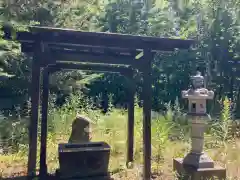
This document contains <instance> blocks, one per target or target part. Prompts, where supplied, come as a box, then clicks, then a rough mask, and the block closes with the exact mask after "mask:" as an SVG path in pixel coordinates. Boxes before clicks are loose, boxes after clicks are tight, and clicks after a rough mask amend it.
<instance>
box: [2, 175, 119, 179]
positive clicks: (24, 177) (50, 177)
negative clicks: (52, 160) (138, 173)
mask: <svg viewBox="0 0 240 180" xmlns="http://www.w3.org/2000/svg"><path fill="white" fill-rule="evenodd" d="M63 179H64V180H77V179H78V180H81V179H82V180H114V179H113V178H111V177H110V176H105V177H94V178H93V177H89V178H87V177H86V178H59V177H57V176H55V175H48V176H47V177H42V178H40V177H39V176H37V177H34V178H29V177H28V176H18V177H9V178H7V177H5V178H3V177H0V180H63Z"/></svg>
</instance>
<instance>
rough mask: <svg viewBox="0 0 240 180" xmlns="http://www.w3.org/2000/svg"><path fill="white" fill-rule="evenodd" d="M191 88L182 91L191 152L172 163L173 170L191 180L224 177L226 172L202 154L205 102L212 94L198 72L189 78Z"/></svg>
mask: <svg viewBox="0 0 240 180" xmlns="http://www.w3.org/2000/svg"><path fill="white" fill-rule="evenodd" d="M191 81H192V87H191V88H190V89H188V90H186V91H182V98H184V99H188V117H190V119H191V141H192V142H191V143H192V144H191V151H190V152H189V153H188V154H187V155H186V156H185V157H184V158H176V159H174V161H173V163H174V164H173V165H174V170H177V171H178V173H179V174H183V173H187V175H190V176H191V179H192V180H195V179H199V178H200V177H201V176H204V177H205V176H206V175H207V176H208V177H209V176H210V177H212V176H218V177H220V178H221V179H222V178H225V177H226V170H225V169H224V168H221V167H216V166H214V161H213V160H212V159H211V158H210V157H209V156H208V155H207V154H206V153H204V152H203V146H204V131H205V127H206V124H207V123H206V119H208V115H207V108H206V104H207V100H211V99H213V98H214V92H213V91H210V90H208V89H206V88H204V87H203V86H204V77H203V76H202V75H201V73H200V72H197V74H196V75H195V76H192V77H191Z"/></svg>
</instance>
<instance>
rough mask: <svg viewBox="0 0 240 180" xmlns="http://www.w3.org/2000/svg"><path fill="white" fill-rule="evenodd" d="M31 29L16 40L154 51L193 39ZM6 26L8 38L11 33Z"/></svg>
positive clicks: (181, 46) (182, 45)
mask: <svg viewBox="0 0 240 180" xmlns="http://www.w3.org/2000/svg"><path fill="white" fill-rule="evenodd" d="M28 28H29V31H18V32H17V33H16V40H17V41H19V42H20V43H27V44H29V43H34V42H35V41H41V42H44V43H47V44H57V45H73V46H84V45H85V46H95V47H107V48H124V49H132V50H133V49H134V50H136V49H148V50H152V51H173V50H174V49H176V48H177V49H188V48H190V46H191V45H192V44H193V43H194V41H193V40H182V39H169V38H158V37H150V36H136V35H126V34H115V33H101V32H83V31H77V30H72V29H62V28H52V27H37V26H28ZM6 29H7V28H5V34H6V36H8V38H10V39H11V38H12V37H11V33H10V31H9V28H8V30H6Z"/></svg>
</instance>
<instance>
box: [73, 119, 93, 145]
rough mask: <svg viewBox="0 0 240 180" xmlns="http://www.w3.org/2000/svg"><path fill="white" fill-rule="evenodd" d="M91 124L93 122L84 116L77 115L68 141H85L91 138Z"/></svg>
mask: <svg viewBox="0 0 240 180" xmlns="http://www.w3.org/2000/svg"><path fill="white" fill-rule="evenodd" d="M91 124H93V122H92V121H91V120H90V119H89V118H87V117H85V116H83V115H79V114H78V115H77V116H76V118H75V119H74V121H73V123H72V132H71V135H70V138H69V141H68V143H84V142H89V141H90V140H91V133H92V132H91Z"/></svg>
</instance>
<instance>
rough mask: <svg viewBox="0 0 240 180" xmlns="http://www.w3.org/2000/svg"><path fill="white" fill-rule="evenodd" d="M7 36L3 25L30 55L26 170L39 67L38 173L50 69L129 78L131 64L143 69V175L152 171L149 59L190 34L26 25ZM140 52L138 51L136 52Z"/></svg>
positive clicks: (33, 153) (33, 147)
mask: <svg viewBox="0 0 240 180" xmlns="http://www.w3.org/2000/svg"><path fill="white" fill-rule="evenodd" d="M28 28H29V31H27V32H26V31H18V32H16V36H15V37H14V38H13V37H12V33H11V32H12V31H11V30H10V29H11V28H9V27H5V28H4V32H5V38H6V39H10V40H16V41H18V42H20V43H21V48H22V52H24V53H30V54H32V55H33V61H32V85H31V104H32V106H31V121H30V126H29V156H28V176H29V177H33V176H35V173H36V159H37V127H38V119H39V113H38V112H39V94H40V85H39V84H40V72H41V71H40V69H41V68H43V94H42V118H41V152H40V174H45V173H47V164H46V145H47V115H48V94H49V86H48V84H49V74H50V73H52V72H54V71H57V70H61V69H80V70H86V71H100V72H118V73H121V74H122V75H124V76H126V77H128V78H129V79H130V80H132V78H133V73H134V70H138V71H140V72H142V73H143V79H144V84H143V94H144V96H143V144H144V145H143V156H144V168H143V174H144V176H143V178H144V179H145V180H149V179H150V177H151V63H152V59H153V56H154V54H155V53H156V52H157V51H174V49H175V48H177V49H188V48H190V46H191V45H192V44H193V43H194V42H193V41H192V40H181V39H168V38H157V37H148V36H133V35H123V34H113V33H97V32H82V31H76V30H71V29H59V28H49V27H36V26H29V27H28ZM141 52H143V55H142V57H140V58H138V59H137V58H136V56H137V55H138V54H139V53H141ZM134 89H135V88H134V85H133V86H132V87H131V88H130V89H129V91H128V142H127V162H132V161H133V149H134V146H133V143H134V93H135V91H134Z"/></svg>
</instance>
